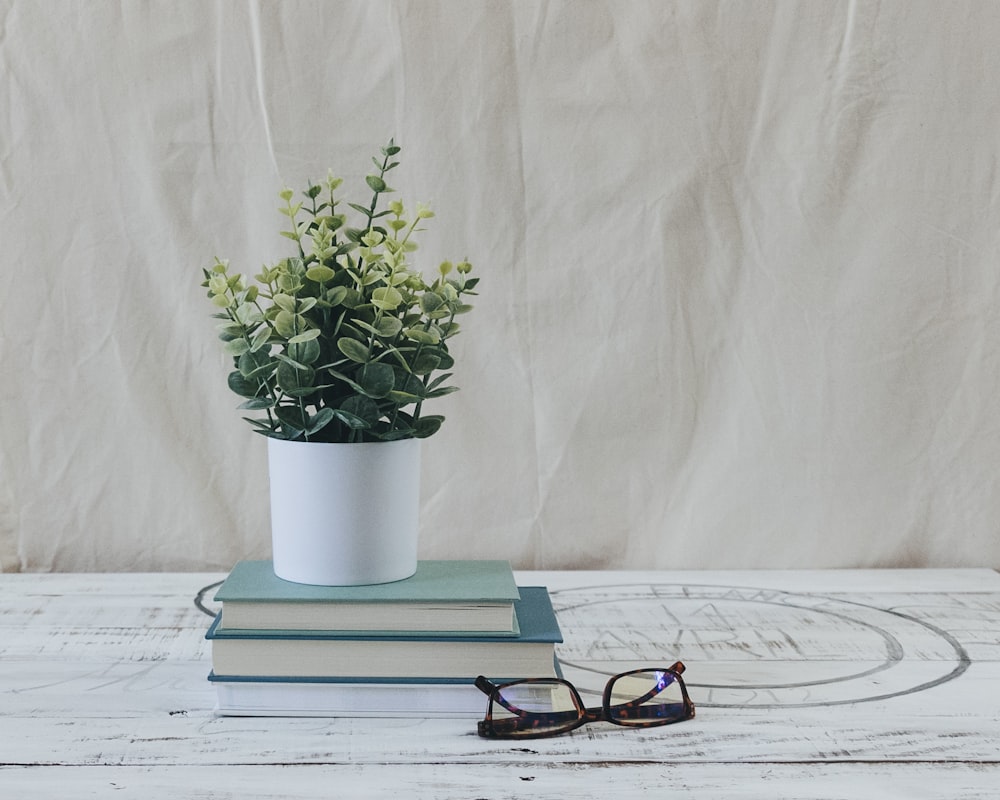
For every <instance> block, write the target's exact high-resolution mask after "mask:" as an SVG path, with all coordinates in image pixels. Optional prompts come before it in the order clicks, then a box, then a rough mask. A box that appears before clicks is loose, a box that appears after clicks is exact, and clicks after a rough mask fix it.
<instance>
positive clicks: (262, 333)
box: [250, 325, 271, 353]
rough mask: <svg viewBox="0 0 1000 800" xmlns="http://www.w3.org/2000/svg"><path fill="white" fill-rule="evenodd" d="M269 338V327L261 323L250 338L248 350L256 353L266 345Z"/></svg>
mask: <svg viewBox="0 0 1000 800" xmlns="http://www.w3.org/2000/svg"><path fill="white" fill-rule="evenodd" d="M270 339H271V329H270V327H268V326H267V325H261V326H260V327H259V328H258V329H257V331H256V332H255V333H254V335H253V337H252V338H251V339H250V351H251V352H253V353H256V352H257V351H258V350H262V349H263V348H264V347H266V346H267V343H268V342H269V341H270Z"/></svg>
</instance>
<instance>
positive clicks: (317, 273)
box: [306, 264, 337, 283]
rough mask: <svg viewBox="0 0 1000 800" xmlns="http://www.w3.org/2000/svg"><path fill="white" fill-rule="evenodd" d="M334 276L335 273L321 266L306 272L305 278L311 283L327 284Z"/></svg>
mask: <svg viewBox="0 0 1000 800" xmlns="http://www.w3.org/2000/svg"><path fill="white" fill-rule="evenodd" d="M336 275H337V273H336V272H334V271H333V270H332V269H330V268H329V267H327V266H324V265H323V264H320V265H318V266H315V267H311V268H310V269H308V270H306V277H307V278H308V279H309V280H311V281H316V283H327V282H328V281H332V280H333V279H334V278H335V277H336Z"/></svg>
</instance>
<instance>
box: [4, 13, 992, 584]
mask: <svg viewBox="0 0 1000 800" xmlns="http://www.w3.org/2000/svg"><path fill="white" fill-rule="evenodd" d="M0 26H2V30H0V109H2V112H0V198H2V199H0V208H2V214H0V226H2V227H0V234H2V239H0V243H2V251H0V252H2V282H0V287H2V289H0V291H2V293H3V294H2V299H3V313H2V316H0V409H2V424H0V478H2V479H0V561H2V566H3V568H4V569H5V570H152V571H155V570H201V569H212V570H224V569H228V568H229V567H230V566H231V565H232V563H233V562H234V561H236V560H237V559H240V558H248V557H257V558H263V557H267V556H268V554H269V547H270V545H269V539H268V537H269V527H268V526H269V521H268V499H267V490H268V483H267V471H266V463H265V459H266V443H265V440H264V439H263V438H261V437H259V436H257V435H255V434H253V433H252V432H251V430H250V428H249V427H248V426H247V425H246V423H244V422H243V421H242V420H241V419H240V417H241V412H239V411H237V410H236V405H237V404H238V402H239V400H238V398H236V396H235V395H232V394H231V393H230V392H229V391H228V389H227V388H226V374H227V371H228V361H227V358H226V356H224V354H223V353H222V351H221V347H220V342H219V341H218V340H217V339H216V334H215V331H214V321H213V320H212V319H211V318H210V314H211V312H212V308H211V307H210V305H209V303H208V301H207V300H206V299H205V297H204V290H203V289H201V288H200V286H199V281H200V280H201V272H200V271H201V268H202V267H205V266H208V265H210V263H211V261H212V258H213V257H214V256H216V255H218V256H221V257H224V258H228V259H229V260H230V263H231V265H232V266H233V268H235V269H237V270H240V271H243V272H246V273H249V274H253V273H255V272H257V271H258V270H259V268H260V266H261V264H263V263H265V262H268V263H272V262H274V261H276V260H277V259H279V258H281V257H283V256H284V255H288V254H290V252H289V249H288V247H287V246H286V245H288V244H289V243H288V242H287V240H285V239H283V238H281V237H280V236H279V235H278V231H279V229H280V227H281V224H282V221H283V218H282V217H281V216H280V215H279V214H278V212H277V205H278V202H279V201H278V197H277V193H278V191H280V189H281V188H282V187H283V186H285V185H289V186H291V187H294V188H296V189H300V188H302V186H303V185H304V182H305V181H306V180H307V179H308V178H310V177H313V178H319V177H323V176H325V175H326V172H327V169H328V168H332V169H333V170H334V171H335V172H336V173H338V174H340V175H342V176H343V177H344V178H345V186H344V191H345V193H347V192H348V191H350V192H351V193H354V194H355V195H356V194H357V193H359V192H362V191H364V190H365V187H364V175H365V173H366V172H369V171H370V170H371V162H370V156H371V155H373V154H375V153H376V152H377V151H378V148H379V146H380V145H382V144H384V143H385V142H386V141H387V140H388V139H389V137H390V136H394V137H395V138H396V141H397V142H398V143H399V144H401V145H402V147H403V151H402V153H401V156H402V165H401V166H400V167H399V168H398V169H397V170H396V172H395V173H394V174H393V178H394V180H393V183H394V185H395V187H396V188H397V189H398V191H399V196H400V197H401V198H403V199H405V200H407V201H408V202H409V203H410V204H411V205H412V204H413V203H414V202H415V201H417V200H420V201H424V202H427V203H429V204H430V205H431V206H432V207H433V208H434V210H435V211H436V212H437V216H436V217H435V218H434V219H433V220H430V221H429V225H428V232H427V233H426V234H425V236H424V237H423V239H422V245H421V249H420V250H419V251H418V252H417V253H416V254H415V256H416V257H417V263H418V264H419V265H420V266H421V267H422V268H424V269H426V270H428V271H429V270H431V269H433V268H434V267H436V265H437V263H438V262H439V261H440V260H442V259H444V258H452V259H460V258H463V257H468V258H469V259H470V260H471V261H472V262H473V263H474V264H475V266H476V270H477V273H478V275H479V276H480V277H481V284H480V289H481V293H480V297H479V298H478V304H477V308H476V310H475V312H474V313H472V314H471V315H469V316H468V317H466V318H465V319H464V321H463V330H464V332H463V334H462V335H461V336H460V337H459V338H457V339H456V340H455V347H454V350H455V354H456V358H457V368H456V371H455V372H456V376H455V382H456V383H457V384H458V385H459V386H460V387H461V389H462V391H460V392H458V393H457V394H454V395H451V396H449V397H447V398H445V399H443V400H441V401H439V402H438V406H437V410H438V411H439V412H441V413H443V414H445V415H446V416H447V421H446V422H445V425H444V427H443V429H442V430H441V432H440V433H439V434H437V435H436V436H435V437H433V438H431V439H429V440H427V441H426V442H425V445H424V460H423V472H422V479H423V486H422V516H421V529H422V532H421V536H422V539H421V549H420V552H421V555H422V557H425V558H449V557H450V558H507V559H510V560H511V561H512V562H513V563H514V565H515V566H517V567H526V568H530V567H546V568H580V567H587V568H591V567H594V568H602V567H609V568H640V567H656V568H703V567H716V568H730V567H843V566H882V567H892V566H951V565H970V566H971V565H978V566H991V567H1000V536H998V524H1000V477H998V475H1000V472H998V466H1000V402H998V388H1000V363H998V358H997V342H998V339H1000V310H998V305H997V301H998V292H1000V235H998V232H1000V162H998V153H1000V78H998V76H1000V47H998V46H997V43H998V42H1000V3H992V2H957V3H939V2H902V1H895V2H881V3H877V2H857V3H854V2H799V3H796V2H720V3H712V2H632V1H624V2H623V1H622V0H615V1H613V2H612V1H611V0H608V1H607V2H604V1H599V0H591V1H584V0H581V1H580V2H542V1H541V0H539V2H527V1H525V2H502V1H496V2H476V1H475V0H472V1H468V0H445V1H439V2H435V1H433V0H424V1H423V2H386V1H385V0H381V1H379V0H376V1H374V2H372V1H371V0H366V1H365V2H299V1H298V0H285V1H284V2H263V0H260V1H259V2H236V1H235V0H224V1H223V0H220V1H219V2H206V1H205V0H198V1H197V2H195V1H194V0H191V1H190V2H180V3H175V2H132V1H130V0H119V2H106V1H104V0H89V1H88V2H82V1H81V2H70V1H69V0H66V1H57V0H0Z"/></svg>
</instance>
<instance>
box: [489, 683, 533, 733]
mask: <svg viewBox="0 0 1000 800" xmlns="http://www.w3.org/2000/svg"><path fill="white" fill-rule="evenodd" d="M476 688H477V689H479V691H481V692H483V693H484V694H488V695H489V696H490V697H491V698H492V699H493V702H495V703H499V704H500V705H501V706H503V707H504V708H506V709H507V710H508V711H509V712H510V713H511V714H517V715H518V716H521V717H523V716H525V715H526V714H528V713H529V712H527V711H524V710H523V709H520V708H518V707H517V706H512V705H511V704H510V703H508V702H507V700H506V699H505V698H504V696H503V695H502V694H500V687H499V686H497V685H496V684H495V683H493V681H491V680H489V679H488V678H486V677H484V676H483V675H480V676H479V677H477V678H476ZM495 723H496V721H495V722H494V724H495Z"/></svg>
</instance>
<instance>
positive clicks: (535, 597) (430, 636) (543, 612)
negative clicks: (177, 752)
mask: <svg viewBox="0 0 1000 800" xmlns="http://www.w3.org/2000/svg"><path fill="white" fill-rule="evenodd" d="M514 608H515V609H516V613H517V620H518V623H519V630H518V632H517V635H516V636H512V637H506V638H504V637H497V636H495V635H491V634H482V635H471V636H470V635H464V634H463V635H458V634H450V635H449V634H442V633H439V632H433V633H423V634H413V633H409V632H408V633H406V634H405V635H399V634H396V633H390V632H384V631H343V630H339V631H332V630H331V631H296V630H233V631H229V630H224V629H221V628H220V627H219V619H218V617H217V618H216V620H215V621H214V622H213V623H212V625H211V626H210V627H209V629H208V633H207V634H206V635H205V638H206V639H212V640H247V639H256V640H298V641H307V640H317V639H320V640H340V641H355V642H363V641H386V640H397V641H400V642H412V643H414V644H418V643H420V642H457V641H462V642H465V643H469V642H497V643H498V644H499V645H500V646H509V645H516V644H517V643H518V642H552V643H555V642H561V641H562V633H561V632H560V630H559V623H558V622H557V621H556V614H555V610H554V609H553V608H552V600H551V598H550V597H549V592H548V589H546V588H545V587H544V586H522V587H521V588H520V599H518V600H516V601H514Z"/></svg>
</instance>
